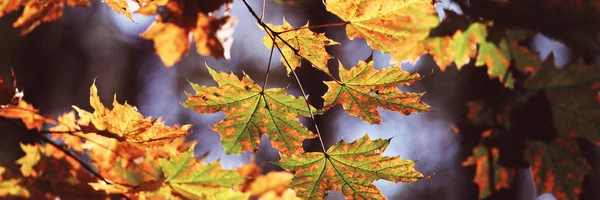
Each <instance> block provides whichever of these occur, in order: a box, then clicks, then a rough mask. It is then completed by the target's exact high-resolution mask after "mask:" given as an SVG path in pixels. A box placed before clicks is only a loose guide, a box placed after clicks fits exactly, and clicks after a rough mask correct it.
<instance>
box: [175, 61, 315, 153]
mask: <svg viewBox="0 0 600 200" xmlns="http://www.w3.org/2000/svg"><path fill="white" fill-rule="evenodd" d="M206 68H208V72H209V73H210V75H211V76H212V77H213V79H214V80H215V81H216V82H217V83H218V84H219V87H206V86H199V85H197V84H194V83H191V85H192V87H193V88H194V90H195V91H196V95H193V96H192V95H191V94H187V96H188V100H187V101H186V102H184V103H183V106H184V107H186V108H189V109H192V110H194V111H196V112H198V113H200V114H203V113H215V112H218V111H222V112H224V113H225V114H226V117H225V119H223V121H221V122H219V123H217V124H215V125H213V126H212V127H211V128H212V129H213V130H214V131H216V132H217V133H219V134H220V135H221V144H222V145H223V147H224V148H225V152H226V153H227V154H232V153H235V154H241V153H242V152H244V151H246V150H250V151H256V150H257V149H258V146H259V145H258V143H259V141H260V136H261V134H262V133H265V134H267V136H268V137H269V139H271V143H272V145H273V147H275V148H277V149H278V150H279V151H281V152H283V153H284V154H291V153H292V152H293V153H301V152H302V151H303V150H302V141H304V140H305V139H309V138H314V137H316V135H314V134H312V132H311V131H309V130H308V129H307V128H306V127H304V126H302V124H300V122H299V121H298V117H300V116H304V117H308V116H310V112H309V110H308V108H307V105H306V102H305V101H304V99H302V98H295V97H293V96H291V95H289V94H287V93H286V92H285V89H284V88H270V89H265V90H264V91H263V90H262V89H261V87H260V86H259V85H258V84H256V83H255V82H254V81H253V80H252V79H250V77H249V76H248V75H244V77H243V78H242V79H241V80H240V79H238V77H237V76H235V75H234V74H225V73H222V72H221V73H217V72H216V71H214V70H213V69H211V68H210V67H208V66H206ZM310 109H311V110H312V112H313V113H319V111H317V110H316V109H314V108H313V107H312V106H311V108H310Z"/></svg>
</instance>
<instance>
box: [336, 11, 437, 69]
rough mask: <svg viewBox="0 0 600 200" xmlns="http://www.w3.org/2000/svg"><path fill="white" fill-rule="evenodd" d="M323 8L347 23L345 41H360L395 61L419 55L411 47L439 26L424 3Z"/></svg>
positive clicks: (435, 16)
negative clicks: (390, 56) (364, 41)
mask: <svg viewBox="0 0 600 200" xmlns="http://www.w3.org/2000/svg"><path fill="white" fill-rule="evenodd" d="M326 9H327V11H329V12H331V13H333V14H335V15H337V16H338V17H339V18H340V19H342V20H344V21H345V22H346V23H347V25H346V35H348V38H350V39H354V38H364V39H365V40H366V41H367V44H368V45H369V46H370V47H371V48H372V49H375V50H381V51H382V52H384V53H389V54H391V55H392V58H393V59H394V60H398V61H402V60H415V59H417V58H418V57H419V56H421V54H423V53H424V52H423V51H415V49H416V48H414V47H415V46H418V45H420V43H421V41H422V40H424V39H425V38H427V36H429V30H430V29H432V28H434V27H436V26H437V25H438V24H439V23H440V21H439V19H438V16H437V14H436V11H435V8H434V7H433V5H432V4H431V1H428V0H370V1H365V0H328V1H327V6H326Z"/></svg>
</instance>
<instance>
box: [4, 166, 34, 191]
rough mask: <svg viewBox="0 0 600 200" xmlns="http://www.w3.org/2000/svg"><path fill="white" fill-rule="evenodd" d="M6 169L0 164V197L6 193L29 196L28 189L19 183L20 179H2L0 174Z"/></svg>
mask: <svg viewBox="0 0 600 200" xmlns="http://www.w3.org/2000/svg"><path fill="white" fill-rule="evenodd" d="M5 171H6V168H4V167H2V166H0V197H6V196H7V195H11V196H18V197H23V198H29V196H30V194H29V191H28V190H27V189H25V188H23V187H22V186H21V185H19V183H21V179H8V180H4V178H2V175H3V174H4V172H5Z"/></svg>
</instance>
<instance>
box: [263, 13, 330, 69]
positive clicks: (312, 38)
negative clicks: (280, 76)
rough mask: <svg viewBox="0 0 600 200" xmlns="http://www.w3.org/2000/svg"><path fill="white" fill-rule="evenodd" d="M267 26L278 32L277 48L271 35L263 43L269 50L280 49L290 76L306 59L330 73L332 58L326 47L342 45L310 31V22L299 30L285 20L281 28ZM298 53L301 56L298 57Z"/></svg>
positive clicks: (321, 34)
mask: <svg viewBox="0 0 600 200" xmlns="http://www.w3.org/2000/svg"><path fill="white" fill-rule="evenodd" d="M267 26H269V27H270V28H271V29H272V30H273V31H275V32H278V33H276V34H277V35H276V36H275V42H276V43H277V46H273V39H271V35H269V34H267V35H265V37H264V38H263V43H264V44H265V46H266V47H267V48H271V47H275V48H277V47H279V48H280V49H281V52H282V54H281V62H282V63H283V64H284V65H285V66H286V68H285V69H286V70H287V72H288V74H289V73H291V72H292V71H293V70H295V69H296V67H299V66H300V64H301V60H302V58H306V59H307V60H308V61H309V62H310V63H312V65H313V66H315V67H316V68H317V69H319V70H321V71H323V72H326V73H329V69H328V68H327V61H328V60H329V59H331V56H330V55H329V54H328V53H327V51H325V46H330V45H336V44H340V43H338V42H336V41H333V40H332V39H329V38H327V37H325V34H324V33H314V32H312V31H310V30H309V29H308V22H307V23H306V24H305V25H304V26H302V27H301V28H299V29H297V30H294V27H292V25H290V24H289V23H288V22H287V21H286V20H285V18H283V25H281V26H274V25H272V24H267ZM288 44H289V45H290V46H291V47H290V46H288ZM296 53H298V54H299V55H300V56H298V55H296ZM286 60H287V63H289V66H288V64H287V63H286Z"/></svg>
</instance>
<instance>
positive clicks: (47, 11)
mask: <svg viewBox="0 0 600 200" xmlns="http://www.w3.org/2000/svg"><path fill="white" fill-rule="evenodd" d="M65 4H66V5H69V6H72V7H87V6H89V5H90V4H91V2H90V1H89V0H44V1H39V0H30V1H24V0H4V1H1V2H0V17H2V16H3V15H4V14H5V13H10V12H13V11H17V10H18V9H19V8H20V7H22V6H23V7H25V9H24V10H23V13H22V14H21V16H20V17H19V18H18V19H17V20H16V21H15V22H14V23H13V27H15V28H20V29H21V35H26V34H28V33H30V32H31V31H33V29H35V28H36V27H37V26H39V25H40V24H41V23H42V22H51V21H56V20H58V19H60V17H62V15H63V9H64V7H65Z"/></svg>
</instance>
